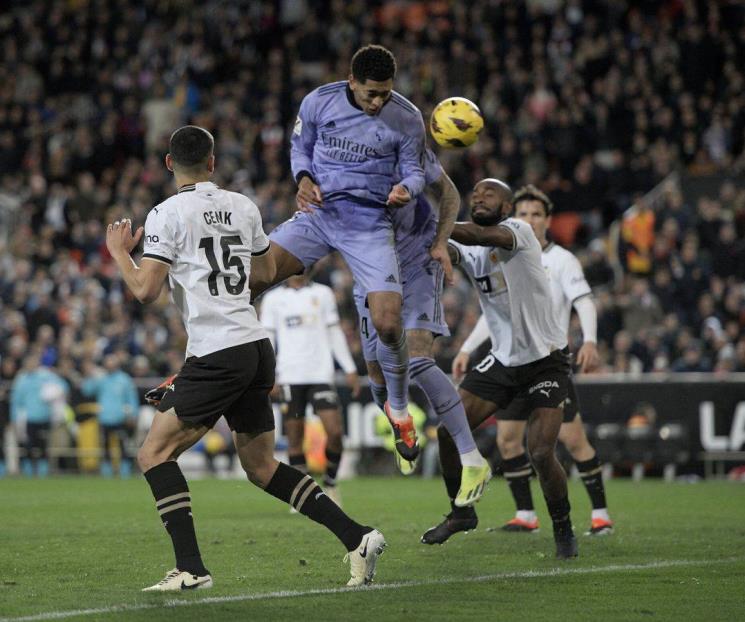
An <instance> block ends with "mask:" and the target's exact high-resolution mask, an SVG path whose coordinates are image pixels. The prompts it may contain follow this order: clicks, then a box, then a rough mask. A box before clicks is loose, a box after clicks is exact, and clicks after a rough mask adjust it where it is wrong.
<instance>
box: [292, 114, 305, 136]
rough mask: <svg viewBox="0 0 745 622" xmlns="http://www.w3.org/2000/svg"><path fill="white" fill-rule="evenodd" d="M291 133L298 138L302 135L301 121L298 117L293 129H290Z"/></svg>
mask: <svg viewBox="0 0 745 622" xmlns="http://www.w3.org/2000/svg"><path fill="white" fill-rule="evenodd" d="M292 133H293V134H295V136H300V134H302V133H303V120H302V119H301V118H300V117H298V118H297V119H295V127H294V128H293V129H292Z"/></svg>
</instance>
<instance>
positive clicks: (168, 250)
mask: <svg viewBox="0 0 745 622" xmlns="http://www.w3.org/2000/svg"><path fill="white" fill-rule="evenodd" d="M144 238H145V243H144V252H143V254H142V257H143V259H153V260H155V261H160V262H161V263H164V264H168V265H169V266H170V265H171V264H172V263H173V261H174V260H175V259H176V239H175V238H176V236H175V234H174V231H173V223H170V222H169V221H168V215H167V212H166V209H165V208H163V207H156V208H154V209H152V210H150V213H149V214H148V215H147V219H146V220H145V236H144Z"/></svg>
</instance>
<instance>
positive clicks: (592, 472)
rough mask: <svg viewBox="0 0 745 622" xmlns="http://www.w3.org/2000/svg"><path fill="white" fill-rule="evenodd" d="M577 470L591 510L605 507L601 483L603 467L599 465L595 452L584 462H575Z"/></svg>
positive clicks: (603, 486)
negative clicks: (590, 504)
mask: <svg viewBox="0 0 745 622" xmlns="http://www.w3.org/2000/svg"><path fill="white" fill-rule="evenodd" d="M576 464H577V470H578V471H579V476H580V477H581V478H582V483H583V484H584V485H585V488H586V489H587V494H588V495H589V496H590V501H591V502H592V509H593V510H602V509H605V508H606V507H607V506H606V502H605V484H603V469H602V467H601V466H600V460H598V456H597V454H595V455H594V456H593V457H592V458H590V459H589V460H585V461H584V462H577V463H576Z"/></svg>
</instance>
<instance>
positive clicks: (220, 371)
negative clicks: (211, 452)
mask: <svg viewBox="0 0 745 622" xmlns="http://www.w3.org/2000/svg"><path fill="white" fill-rule="evenodd" d="M274 364H275V360H274V348H272V344H271V342H270V341H269V340H268V339H261V340H259V341H252V342H251V343H244V344H241V345H239V346H233V347H232V348H226V349H224V350H218V351H217V352H213V353H211V354H207V355H206V356H190V357H189V358H188V359H186V361H185V362H184V366H183V367H182V368H181V371H180V372H179V373H178V375H177V376H176V379H175V380H174V381H173V388H172V389H171V390H168V391H166V393H165V395H164V396H163V399H162V400H161V401H160V405H159V406H158V410H159V411H160V412H165V411H167V410H169V409H170V408H174V409H175V410H176V416H177V417H178V418H179V419H180V420H181V421H185V422H188V423H191V424H194V425H203V426H207V427H208V428H211V427H213V426H214V425H215V423H217V420H218V419H219V418H220V417H223V416H224V417H225V420H226V421H227V422H228V426H230V429H231V430H234V431H236V432H243V433H248V434H261V433H262V432H268V431H269V430H273V429H274V413H273V411H272V404H271V401H270V400H269V393H270V391H271V390H272V387H273V386H274Z"/></svg>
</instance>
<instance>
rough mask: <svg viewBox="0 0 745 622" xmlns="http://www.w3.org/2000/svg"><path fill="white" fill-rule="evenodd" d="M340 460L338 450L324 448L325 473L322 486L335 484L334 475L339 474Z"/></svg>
mask: <svg viewBox="0 0 745 622" xmlns="http://www.w3.org/2000/svg"><path fill="white" fill-rule="evenodd" d="M340 462H341V452H340V451H330V450H328V449H327V450H326V475H324V477H323V485H324V486H336V476H337V475H338V474H339V463H340Z"/></svg>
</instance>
